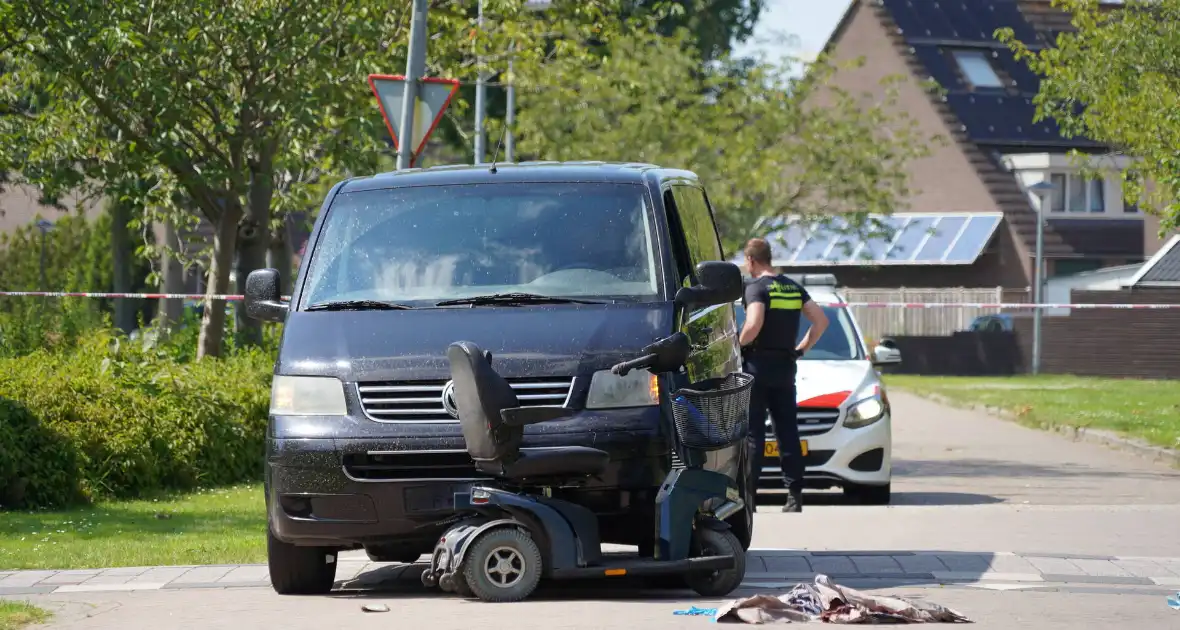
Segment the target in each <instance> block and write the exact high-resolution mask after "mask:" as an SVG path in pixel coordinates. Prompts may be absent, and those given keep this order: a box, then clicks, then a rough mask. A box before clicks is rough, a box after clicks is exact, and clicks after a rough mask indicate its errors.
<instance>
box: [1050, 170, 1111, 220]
mask: <svg viewBox="0 0 1180 630" xmlns="http://www.w3.org/2000/svg"><path fill="white" fill-rule="evenodd" d="M1049 182H1050V183H1052V184H1053V195H1052V198H1051V199H1050V200H1049V212H1070V213H1094V214H1100V213H1103V212H1106V183H1105V182H1104V181H1102V180H1101V179H1086V178H1084V177H1082V176H1080V175H1077V174H1075V173H1053V174H1051V175H1049Z"/></svg>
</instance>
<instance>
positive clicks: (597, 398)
mask: <svg viewBox="0 0 1180 630" xmlns="http://www.w3.org/2000/svg"><path fill="white" fill-rule="evenodd" d="M658 404H660V381H659V379H658V378H657V377H656V375H655V374H652V373H651V372H648V371H647V370H632V371H630V372H628V373H627V375H626V376H619V375H618V374H614V373H612V372H611V371H610V370H600V371H598V372H595V373H594V376H593V377H592V378H591V379H590V393H589V394H587V395H586V408H587V409H614V408H618V407H646V406H650V405H658Z"/></svg>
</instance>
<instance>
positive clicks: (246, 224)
mask: <svg viewBox="0 0 1180 630" xmlns="http://www.w3.org/2000/svg"><path fill="white" fill-rule="evenodd" d="M273 155H274V144H273V142H270V143H268V144H267V145H266V146H265V147H264V148H263V149H262V150H261V151H260V153H259V156H258V160H257V161H256V162H253V163H251V164H250V197H249V199H248V204H249V207H248V208H247V209H246V220H245V221H243V222H242V226H241V230H240V231H239V232H238V238H239V239H241V240H240V241H239V242H238V264H237V269H236V271H237V276H238V290H239V292H240V291H242V290H243V289H244V288H245V286H246V277H247V276H249V275H250V272H251V271H254V270H255V269H262V268H263V267H265V266H266V256H267V252H268V251H269V250H270V201H271V197H272V196H273V193H274V183H273V181H272V179H271V178H272V177H273V176H274V174H273V173H272V172H271V171H272V156H273ZM234 314H235V318H236V320H237V321H236V323H237V329H238V339H239V340H241V342H242V343H245V344H250V345H258V344H260V343H262V322H260V321H258V320H256V319H252V318H249V317H246V309H244V308H237V309H234Z"/></svg>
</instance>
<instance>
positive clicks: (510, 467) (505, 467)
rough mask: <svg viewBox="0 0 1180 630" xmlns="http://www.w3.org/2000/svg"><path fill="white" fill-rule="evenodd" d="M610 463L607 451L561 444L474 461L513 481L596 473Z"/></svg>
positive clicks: (481, 469)
mask: <svg viewBox="0 0 1180 630" xmlns="http://www.w3.org/2000/svg"><path fill="white" fill-rule="evenodd" d="M608 463H610V454H609V453H607V452H605V451H600V450H598V449H596V448H587V447H585V446H565V447H559V448H546V449H541V450H535V451H534V450H528V451H521V453H520V457H519V458H518V459H517V460H516V461H513V462H511V463H503V462H500V461H480V462H476V467H477V468H478V469H479V470H480V471H481V472H484V473H486V474H489V475H495V476H497V477H502V478H504V479H512V480H515V481H524V480H534V479H541V478H552V477H578V476H587V475H597V474H599V473H601V472H602V471H603V470H605V469H606V465H607V464H608Z"/></svg>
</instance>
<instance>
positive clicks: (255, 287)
mask: <svg viewBox="0 0 1180 630" xmlns="http://www.w3.org/2000/svg"><path fill="white" fill-rule="evenodd" d="M245 297H246V316H247V317H250V318H253V319H257V320H259V321H264V322H281V321H283V320H284V319H286V317H287V305H286V304H284V303H283V302H282V300H281V299H280V298H281V295H280V293H279V271H278V270H277V269H255V270H254V271H251V272H250V275H248V276H246V291H245Z"/></svg>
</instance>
